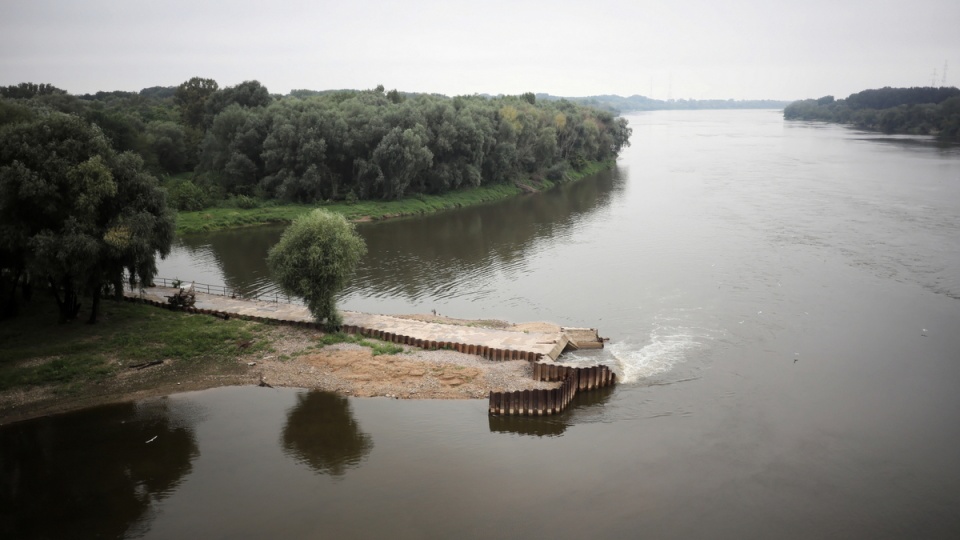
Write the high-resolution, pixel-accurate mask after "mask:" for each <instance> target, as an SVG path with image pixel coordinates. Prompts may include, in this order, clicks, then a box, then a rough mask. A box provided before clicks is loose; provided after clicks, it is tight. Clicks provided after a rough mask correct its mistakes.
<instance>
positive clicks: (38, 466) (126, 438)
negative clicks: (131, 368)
mask: <svg viewBox="0 0 960 540" xmlns="http://www.w3.org/2000/svg"><path fill="white" fill-rule="evenodd" d="M147 441H150V442H147ZM197 456H199V451H198V448H197V443H196V441H195V439H194V433H193V430H192V428H191V427H190V426H189V425H187V424H185V423H184V422H182V421H181V420H180V419H178V418H177V416H176V415H175V414H172V413H171V411H170V410H169V405H168V402H166V401H159V402H151V403H148V404H142V405H136V404H132V403H129V404H121V405H111V406H106V407H98V408H94V409H89V410H86V411H80V412H77V413H72V414H66V415H59V416H54V417H49V418H42V419H38V420H34V421H29V422H23V423H19V424H13V425H11V426H6V427H4V428H2V429H0V538H120V537H124V536H126V535H129V534H130V532H131V529H141V528H146V527H147V526H148V524H149V519H150V511H151V507H152V505H153V503H154V502H156V501H158V500H161V499H163V498H165V497H166V496H167V495H169V494H170V493H171V492H172V491H173V490H174V489H175V488H176V487H177V485H178V484H179V483H180V482H181V481H182V480H183V478H185V477H186V476H187V475H188V474H189V472H190V470H191V463H192V461H193V460H194V459H195V458H196V457H197Z"/></svg>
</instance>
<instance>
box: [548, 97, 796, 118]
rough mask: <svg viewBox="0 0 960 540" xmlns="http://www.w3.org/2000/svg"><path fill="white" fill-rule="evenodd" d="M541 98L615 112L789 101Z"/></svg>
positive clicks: (757, 106)
mask: <svg viewBox="0 0 960 540" xmlns="http://www.w3.org/2000/svg"><path fill="white" fill-rule="evenodd" d="M537 99H539V100H554V101H556V100H561V99H565V100H568V101H572V102H574V103H577V104H579V105H586V106H587V107H595V108H597V109H602V110H605V111H610V112H612V113H614V114H622V113H628V112H639V111H678V110H703V109H782V108H783V107H785V106H786V105H787V104H789V102H788V101H777V100H774V99H668V100H662V99H652V98H648V97H644V96H640V95H636V94H635V95H632V96H629V97H623V96H617V95H610V94H604V95H599V96H587V97H568V98H563V97H557V96H551V95H550V94H537Z"/></svg>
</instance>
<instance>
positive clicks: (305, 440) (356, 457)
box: [280, 392, 373, 476]
mask: <svg viewBox="0 0 960 540" xmlns="http://www.w3.org/2000/svg"><path fill="white" fill-rule="evenodd" d="M280 443H281V445H282V446H283V451H284V453H286V454H287V455H288V456H291V457H293V458H294V459H296V460H297V461H299V462H301V463H305V464H307V465H308V466H310V468H311V469H313V470H315V471H317V472H318V473H321V474H329V475H332V476H342V475H343V474H344V473H346V472H347V469H352V468H354V467H357V466H359V465H360V463H361V462H362V461H363V460H364V458H366V456H367V454H369V453H370V451H371V450H373V440H372V439H371V438H370V436H369V435H367V434H366V433H364V432H362V431H360V425H359V424H358V423H357V421H356V420H354V418H353V412H352V411H351V410H350V402H349V401H347V399H346V398H344V397H341V396H338V395H336V394H331V393H328V392H304V393H301V394H298V395H297V404H296V405H294V406H293V407H292V408H291V409H290V411H289V412H288V414H287V423H286V425H284V426H283V433H282V434H281V435H280Z"/></svg>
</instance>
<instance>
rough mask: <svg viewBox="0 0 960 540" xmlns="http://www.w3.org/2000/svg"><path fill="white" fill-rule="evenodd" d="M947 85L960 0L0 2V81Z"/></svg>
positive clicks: (86, 87)
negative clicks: (202, 79) (197, 78)
mask: <svg viewBox="0 0 960 540" xmlns="http://www.w3.org/2000/svg"><path fill="white" fill-rule="evenodd" d="M945 61H947V62H948V70H947V84H948V85H951V86H958V82H960V0H909V1H907V0H896V1H888V0H871V1H868V0H850V1H844V0H804V1H796V0H792V1H790V2H783V1H770V0H739V1H722V0H713V1H710V0H673V1H646V0H634V1H620V0H591V1H572V0H554V1H523V0H513V1H500V0H494V1H484V2H459V1H455V0H450V1H432V0H429V1H421V0H396V1H387V0H340V1H337V2H332V1H313V2H309V1H296V0H274V1H273V2H270V1H265V0H257V1H249V0H242V1H232V2H227V1H224V2H216V3H214V2H204V1H202V0H193V1H183V0H154V1H150V2H139V1H132V0H126V1H108V0H83V1H66V0H65V1H50V0H29V1H14V0H0V85H9V84H17V83H20V82H26V81H30V82H37V83H40V82H46V83H51V84H53V85H55V86H58V87H60V88H64V89H66V90H67V91H69V92H71V93H86V92H95V91H97V90H140V89H141V88H144V87H148V86H175V85H177V84H180V83H181V82H183V81H185V80H187V79H189V78H190V77H193V76H201V77H209V78H213V79H216V81H217V82H218V83H219V84H220V86H221V87H223V86H230V85H234V84H237V83H239V82H242V81H244V80H250V79H256V80H259V81H260V82H261V83H263V84H264V85H265V86H266V87H267V88H268V89H269V90H270V91H271V92H274V93H287V92H289V91H290V90H291V89H294V88H309V89H315V90H323V89H332V88H372V87H374V86H376V85H377V84H383V85H384V86H385V87H386V88H387V89H391V88H396V89H398V90H402V91H415V92H436V93H441V94H448V95H455V94H473V93H490V94H500V93H503V94H517V93H521V92H527V91H532V92H548V93H550V94H555V95H563V96H584V95H593V94H608V93H609V94H620V95H631V94H641V95H645V96H649V97H653V98H658V99H666V98H668V97H672V98H675V99H680V98H693V99H708V98H715V99H727V98H734V99H759V98H769V99H800V98H807V97H819V96H823V95H826V94H833V95H836V96H837V97H845V96H847V95H849V94H850V93H853V92H857V91H860V90H863V89H866V88H879V87H882V86H927V85H930V83H931V80H932V79H933V76H934V70H936V72H937V74H936V83H937V85H939V84H940V81H941V78H942V75H943V73H942V72H943V67H944V62H945Z"/></svg>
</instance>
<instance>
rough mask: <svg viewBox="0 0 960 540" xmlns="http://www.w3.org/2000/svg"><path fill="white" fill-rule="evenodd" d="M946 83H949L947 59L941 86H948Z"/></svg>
mask: <svg viewBox="0 0 960 540" xmlns="http://www.w3.org/2000/svg"><path fill="white" fill-rule="evenodd" d="M946 85H947V61H946V60H944V61H943V75H942V78H941V79H940V86H946Z"/></svg>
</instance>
